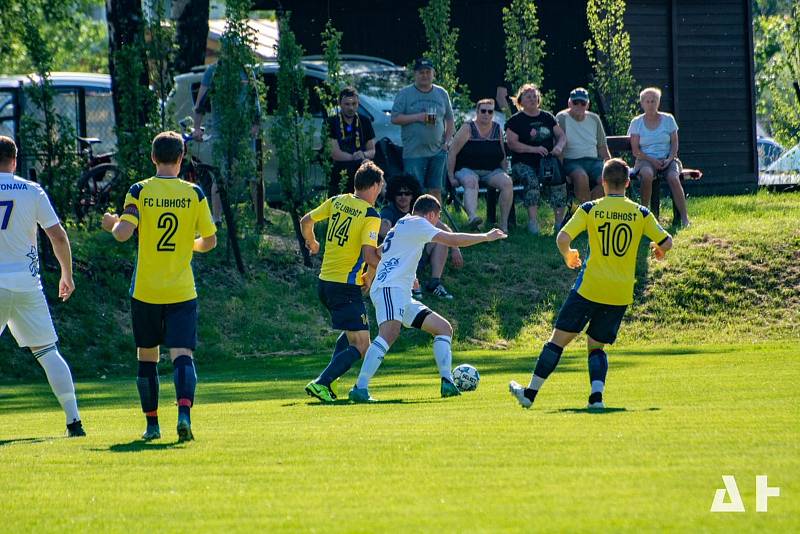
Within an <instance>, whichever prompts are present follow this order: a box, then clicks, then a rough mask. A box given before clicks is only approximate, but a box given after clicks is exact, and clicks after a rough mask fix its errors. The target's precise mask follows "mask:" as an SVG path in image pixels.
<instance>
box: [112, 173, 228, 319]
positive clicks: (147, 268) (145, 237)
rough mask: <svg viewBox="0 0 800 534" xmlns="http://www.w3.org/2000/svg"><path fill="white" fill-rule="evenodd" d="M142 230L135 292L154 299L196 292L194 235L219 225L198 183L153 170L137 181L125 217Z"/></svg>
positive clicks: (140, 297) (173, 300) (150, 300)
mask: <svg viewBox="0 0 800 534" xmlns="http://www.w3.org/2000/svg"><path fill="white" fill-rule="evenodd" d="M120 219H121V220H123V221H127V222H129V223H131V224H133V225H134V226H136V228H137V230H138V234H139V235H138V240H139V248H138V252H137V255H136V269H135V270H134V272H133V279H132V280H131V296H132V297H133V298H135V299H136V300H140V301H142V302H147V303H149V304H175V303H177V302H185V301H187V300H192V299H194V298H197V291H196V290H195V286H194V275H193V273H192V254H193V247H194V240H195V238H196V236H197V235H198V234H199V235H200V236H202V237H211V236H212V235H214V234H215V233H216V231H217V228H216V226H214V221H213V220H212V218H211V210H209V208H208V201H207V200H206V196H205V195H204V194H203V190H202V189H200V187H199V186H197V185H195V184H192V183H190V182H186V181H184V180H181V179H179V178H174V177H159V176H154V177H152V178H148V179H147V180H143V181H141V182H137V183H135V184H133V185H132V186H131V188H130V190H129V191H128V194H127V196H126V197H125V211H124V212H123V214H122V217H120Z"/></svg>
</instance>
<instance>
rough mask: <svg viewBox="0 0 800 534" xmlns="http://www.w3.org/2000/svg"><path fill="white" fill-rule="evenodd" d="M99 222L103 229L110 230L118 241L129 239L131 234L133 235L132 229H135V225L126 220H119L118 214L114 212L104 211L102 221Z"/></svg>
mask: <svg viewBox="0 0 800 534" xmlns="http://www.w3.org/2000/svg"><path fill="white" fill-rule="evenodd" d="M126 209H127V208H126ZM100 224H101V226H102V227H103V230H105V231H106V232H111V235H113V236H114V239H116V240H117V241H119V242H124V241H127V240H128V239H130V238H131V236H133V232H134V230H136V226H134V225H133V224H131V223H129V222H128V221H121V220H119V216H118V215H116V214H114V213H108V212H106V213H104V214H103V221H102V222H101V223H100Z"/></svg>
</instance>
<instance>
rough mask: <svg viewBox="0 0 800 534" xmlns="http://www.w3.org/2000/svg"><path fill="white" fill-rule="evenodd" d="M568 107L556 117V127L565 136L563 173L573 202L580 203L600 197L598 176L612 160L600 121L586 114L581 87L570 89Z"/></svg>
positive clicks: (586, 95) (585, 95)
mask: <svg viewBox="0 0 800 534" xmlns="http://www.w3.org/2000/svg"><path fill="white" fill-rule="evenodd" d="M567 106H568V107H567V109H565V110H563V111H560V112H558V114H557V115H556V121H557V122H558V125H559V126H561V129H562V130H564V133H566V134H567V146H566V147H565V148H564V162H563V165H564V173H565V174H566V175H567V181H568V182H570V183H571V184H572V187H573V188H574V190H575V198H576V199H577V200H578V202H580V203H583V202H587V201H588V200H589V199H590V198H591V197H594V198H600V197H602V196H603V189H602V188H601V187H600V175H601V174H602V173H603V162H604V161H607V160H609V159H611V154H609V152H608V145H607V144H606V132H605V130H603V123H602V122H601V121H600V117H599V116H598V115H597V114H596V113H592V112H591V111H589V91H587V90H586V89H584V88H583V87H577V88H575V89H573V90H572V92H570V94H569V100H568V101H567Z"/></svg>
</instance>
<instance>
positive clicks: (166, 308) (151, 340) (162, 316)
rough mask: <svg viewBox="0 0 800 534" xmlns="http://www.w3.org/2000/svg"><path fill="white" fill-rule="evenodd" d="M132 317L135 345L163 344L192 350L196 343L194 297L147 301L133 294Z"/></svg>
mask: <svg viewBox="0 0 800 534" xmlns="http://www.w3.org/2000/svg"><path fill="white" fill-rule="evenodd" d="M131 320H132V321H133V339H134V341H135V342H136V346H137V347H141V348H143V349H150V348H153V347H157V346H158V345H166V346H167V347H170V348H186V349H192V350H194V349H195V347H196V346H197V299H192V300H187V301H185V302H177V303H175V304H149V303H147V302H142V301H141V300H136V299H134V298H132V299H131Z"/></svg>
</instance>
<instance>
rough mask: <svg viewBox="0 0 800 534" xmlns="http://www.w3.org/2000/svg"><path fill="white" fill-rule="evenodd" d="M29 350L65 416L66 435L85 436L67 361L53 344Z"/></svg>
mask: <svg viewBox="0 0 800 534" xmlns="http://www.w3.org/2000/svg"><path fill="white" fill-rule="evenodd" d="M31 351H32V352H33V356H34V358H36V361H37V362H39V365H41V366H42V368H43V369H44V372H45V374H46V375H47V381H48V382H49V383H50V388H51V389H52V390H53V393H54V394H55V396H56V398H57V399H58V403H59V404H60V405H61V408H62V409H63V410H64V414H65V415H66V416H67V436H69V437H71V438H74V437H81V436H85V435H86V432H85V431H84V430H83V424H82V423H81V416H80V414H79V413H78V401H77V399H76V398H75V385H74V384H73V383H72V373H71V372H70V370H69V366H68V365H67V362H65V361H64V358H62V357H61V354H59V352H58V349H57V348H56V346H55V345H47V346H46V347H36V348H31Z"/></svg>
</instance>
